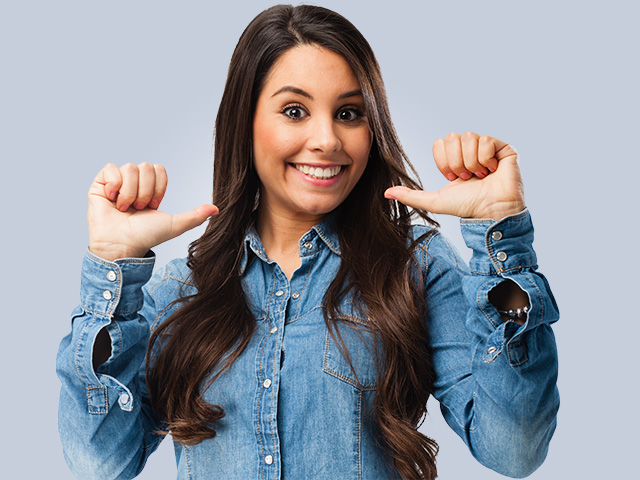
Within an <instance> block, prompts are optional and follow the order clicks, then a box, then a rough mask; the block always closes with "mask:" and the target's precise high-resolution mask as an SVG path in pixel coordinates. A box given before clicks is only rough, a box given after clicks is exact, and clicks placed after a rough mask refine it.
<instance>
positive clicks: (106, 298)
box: [102, 290, 113, 300]
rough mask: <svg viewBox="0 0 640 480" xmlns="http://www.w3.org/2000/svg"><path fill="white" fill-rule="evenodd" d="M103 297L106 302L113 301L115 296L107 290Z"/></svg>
mask: <svg viewBox="0 0 640 480" xmlns="http://www.w3.org/2000/svg"><path fill="white" fill-rule="evenodd" d="M102 297H103V298H104V299H105V300H111V299H112V298H113V295H112V294H111V292H110V291H109V290H105V291H104V292H102Z"/></svg>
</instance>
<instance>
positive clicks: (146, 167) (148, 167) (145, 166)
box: [138, 162, 153, 172]
mask: <svg viewBox="0 0 640 480" xmlns="http://www.w3.org/2000/svg"><path fill="white" fill-rule="evenodd" d="M138 169H140V170H143V171H145V172H150V171H152V170H153V166H151V164H150V163H149V162H142V163H141V164H139V165H138Z"/></svg>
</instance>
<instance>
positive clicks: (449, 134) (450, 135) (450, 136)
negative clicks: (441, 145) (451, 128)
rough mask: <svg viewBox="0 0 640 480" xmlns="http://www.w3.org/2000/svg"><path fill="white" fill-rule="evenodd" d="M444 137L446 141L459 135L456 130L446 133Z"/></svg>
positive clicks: (452, 139) (457, 137)
mask: <svg viewBox="0 0 640 480" xmlns="http://www.w3.org/2000/svg"><path fill="white" fill-rule="evenodd" d="M444 138H445V140H446V141H447V142H452V141H454V140H458V139H459V138H460V135H459V134H457V133H456V132H451V133H448V134H447V136H446V137H444Z"/></svg>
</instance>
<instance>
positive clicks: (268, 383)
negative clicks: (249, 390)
mask: <svg viewBox="0 0 640 480" xmlns="http://www.w3.org/2000/svg"><path fill="white" fill-rule="evenodd" d="M262 386H263V387H264V388H269V387H270V386H271V380H269V379H268V378H267V379H266V380H265V381H264V382H263V383H262Z"/></svg>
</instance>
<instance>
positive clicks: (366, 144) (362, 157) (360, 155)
mask: <svg viewBox="0 0 640 480" xmlns="http://www.w3.org/2000/svg"><path fill="white" fill-rule="evenodd" d="M372 142H373V134H372V132H371V130H370V129H369V128H367V129H366V130H363V131H361V132H358V135H355V136H354V137H353V138H352V142H350V157H351V158H352V160H353V161H354V162H355V163H357V164H358V167H359V169H360V170H364V168H365V167H366V165H367V161H368V160H369V152H370V151H371V145H372Z"/></svg>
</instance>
